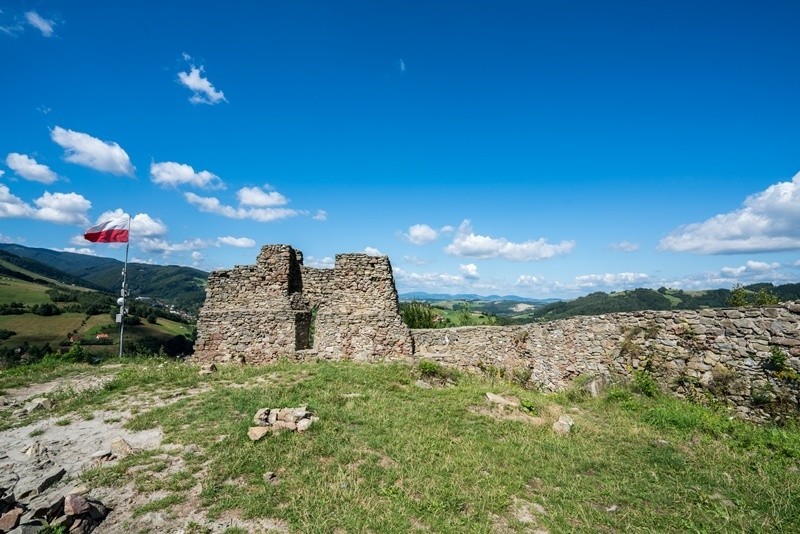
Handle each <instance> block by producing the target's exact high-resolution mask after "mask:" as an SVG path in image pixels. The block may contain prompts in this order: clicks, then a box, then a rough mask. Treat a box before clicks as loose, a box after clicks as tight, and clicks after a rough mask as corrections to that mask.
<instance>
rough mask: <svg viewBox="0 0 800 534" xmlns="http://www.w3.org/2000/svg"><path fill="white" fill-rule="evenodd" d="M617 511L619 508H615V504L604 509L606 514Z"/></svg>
mask: <svg viewBox="0 0 800 534" xmlns="http://www.w3.org/2000/svg"><path fill="white" fill-rule="evenodd" d="M617 510H619V506H617V505H616V504H612V505H611V506H609V507H607V508H606V512H608V513H609V514H613V513H614V512H616V511H617Z"/></svg>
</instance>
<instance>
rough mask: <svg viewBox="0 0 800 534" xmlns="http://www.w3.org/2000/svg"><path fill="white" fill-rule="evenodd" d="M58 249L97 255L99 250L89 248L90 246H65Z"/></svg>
mask: <svg viewBox="0 0 800 534" xmlns="http://www.w3.org/2000/svg"><path fill="white" fill-rule="evenodd" d="M56 250H58V251H61V252H72V253H73V254H83V255H85V256H97V251H96V250H95V249H93V248H88V247H81V248H76V247H64V248H59V249H56Z"/></svg>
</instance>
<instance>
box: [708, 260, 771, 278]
mask: <svg viewBox="0 0 800 534" xmlns="http://www.w3.org/2000/svg"><path fill="white" fill-rule="evenodd" d="M780 266H781V264H780V263H778V262H773V263H766V262H763V261H752V260H751V261H748V262H746V263H745V264H744V265H740V266H739V267H723V268H722V269H720V273H721V274H722V275H723V276H725V277H730V278H739V277H741V276H744V275H753V274H757V273H763V272H765V271H774V270H775V269H778V268H779V267H780Z"/></svg>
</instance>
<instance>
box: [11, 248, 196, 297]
mask: <svg viewBox="0 0 800 534" xmlns="http://www.w3.org/2000/svg"><path fill="white" fill-rule="evenodd" d="M0 251H2V252H6V253H9V254H12V255H15V256H18V257H20V258H27V259H28V260H34V262H38V263H39V264H44V265H45V266H48V267H50V268H52V269H53V270H55V271H58V272H61V273H62V275H61V276H62V277H63V276H64V273H65V274H66V275H68V276H69V277H75V278H77V279H80V281H81V282H83V283H82V284H78V285H84V286H87V287H92V288H95V289H100V290H103V291H108V292H110V293H112V294H118V293H119V290H120V287H121V284H122V267H123V262H122V261H119V260H115V259H113V258H101V257H97V256H88V255H86V254H75V253H72V252H59V251H56V250H50V249H44V248H30V247H24V246H22V245H15V244H0ZM23 267H24V266H23ZM39 274H42V275H43V276H48V277H50V278H56V276H53V275H52V274H46V273H44V272H40V273H39ZM207 278H208V273H207V272H205V271H201V270H199V269H193V268H191V267H182V266H178V265H148V264H143V263H129V264H128V288H129V289H130V292H131V295H133V296H137V297H151V298H156V299H159V300H161V301H164V302H167V303H170V304H174V305H176V306H177V307H178V308H180V309H184V310H186V311H197V309H198V308H199V307H200V305H201V304H202V303H203V301H204V300H205V282H206V279H207ZM59 280H60V281H64V282H67V280H62V279H59ZM69 283H74V279H72V281H70V282H69Z"/></svg>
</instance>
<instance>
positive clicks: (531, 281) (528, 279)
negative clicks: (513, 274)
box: [516, 274, 544, 287]
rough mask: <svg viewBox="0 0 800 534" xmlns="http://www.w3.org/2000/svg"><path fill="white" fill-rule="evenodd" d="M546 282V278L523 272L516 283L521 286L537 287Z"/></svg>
mask: <svg viewBox="0 0 800 534" xmlns="http://www.w3.org/2000/svg"><path fill="white" fill-rule="evenodd" d="M543 282H544V278H540V277H538V276H533V275H532V274H521V275H519V277H517V283H516V285H518V286H520V287H536V286H538V285H540V284H542V283H543Z"/></svg>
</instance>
